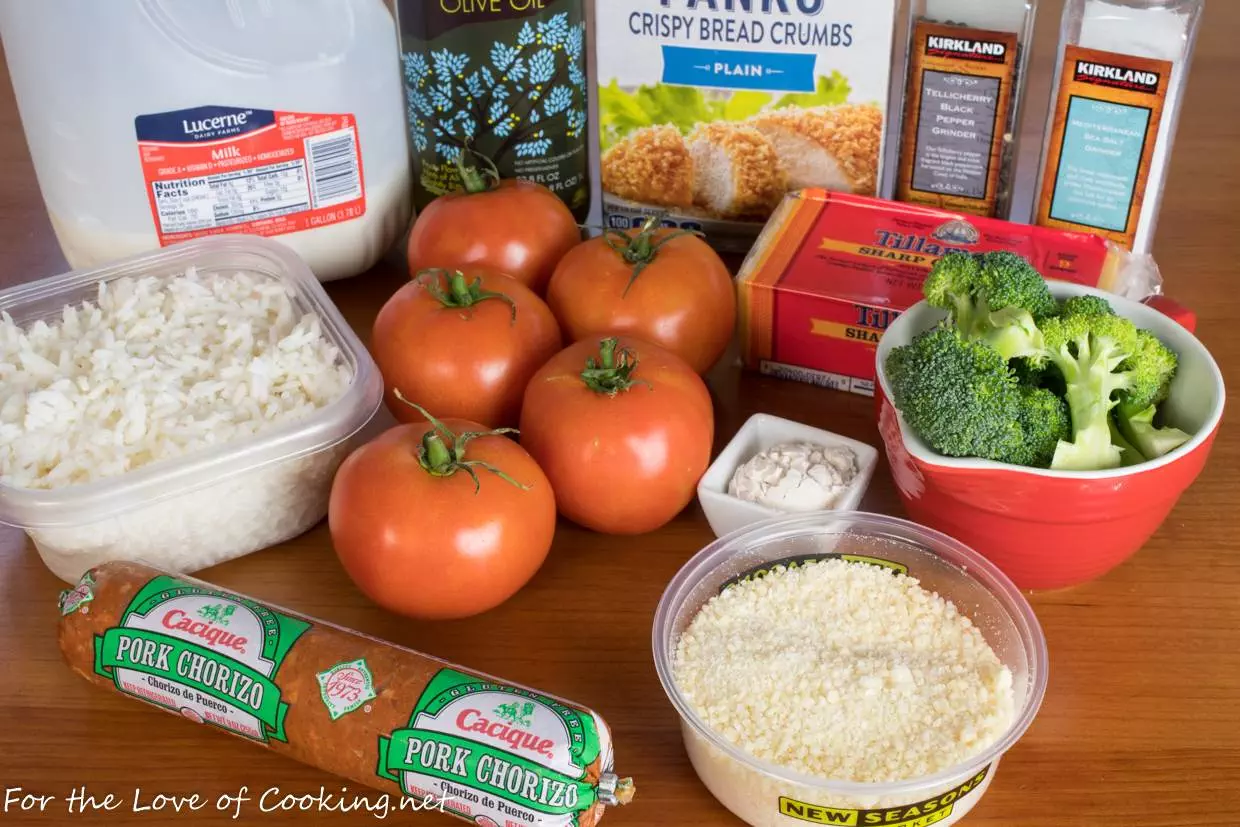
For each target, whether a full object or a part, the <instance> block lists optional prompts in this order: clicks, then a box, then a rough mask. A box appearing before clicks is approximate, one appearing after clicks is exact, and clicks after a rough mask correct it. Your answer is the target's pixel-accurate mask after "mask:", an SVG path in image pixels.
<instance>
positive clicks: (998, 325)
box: [924, 252, 1058, 363]
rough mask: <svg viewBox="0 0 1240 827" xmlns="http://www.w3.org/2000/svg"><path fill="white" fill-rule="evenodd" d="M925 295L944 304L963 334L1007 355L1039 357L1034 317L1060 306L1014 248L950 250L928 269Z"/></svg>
mask: <svg viewBox="0 0 1240 827" xmlns="http://www.w3.org/2000/svg"><path fill="white" fill-rule="evenodd" d="M924 293H925V297H926V301H928V302H929V303H930V304H931V305H932V306H934V307H939V308H942V309H944V310H947V311H948V312H949V313H950V314H951V321H952V324H954V325H955V326H956V328H957V329H958V330H960V332H961V334H962V335H963V336H964V337H965V338H967V339H977V340H980V341H982V342H984V343H985V344H987V345H988V346H989V347H991V348H993V349H995V350H997V351H998V352H999V354H1000V355H1001V356H1003V357H1004V358H1005V359H1013V358H1017V357H1023V358H1030V359H1033V360H1034V361H1035V363H1036V362H1037V361H1038V360H1039V359H1040V358H1041V357H1040V354H1041V352H1042V350H1043V347H1042V337H1041V333H1040V331H1039V330H1038V325H1037V321H1036V320H1037V319H1040V318H1042V317H1045V316H1049V315H1051V314H1053V313H1055V312H1056V311H1057V310H1058V304H1057V303H1056V301H1055V299H1054V297H1053V296H1051V292H1050V288H1048V287H1047V286H1046V281H1045V280H1044V279H1043V278H1042V276H1041V275H1040V274H1039V273H1038V271H1037V270H1035V269H1034V268H1033V266H1032V265H1031V264H1029V262H1027V261H1025V260H1024V259H1023V258H1021V257H1020V256H1018V255H1016V254H1015V253H1010V252H994V253H984V254H981V255H974V254H970V253H961V252H952V253H948V254H947V255H945V256H943V257H942V258H940V259H939V260H938V261H937V262H935V264H934V266H933V267H932V268H931V269H930V274H929V275H928V276H927V278H926V282H925V285H924Z"/></svg>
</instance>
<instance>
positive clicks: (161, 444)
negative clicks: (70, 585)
mask: <svg viewBox="0 0 1240 827" xmlns="http://www.w3.org/2000/svg"><path fill="white" fill-rule="evenodd" d="M352 380H353V374H352V370H351V368H350V367H349V365H348V364H347V363H346V361H345V360H344V359H343V357H342V354H341V352H340V351H339V349H338V347H337V346H336V345H335V344H334V343H333V341H332V339H331V338H330V337H329V336H328V335H326V334H325V332H324V330H323V329H322V325H321V323H320V320H319V318H318V317H317V316H316V315H315V314H313V313H306V312H303V311H301V310H300V309H299V308H298V306H297V304H296V302H295V300H294V293H293V290H292V288H291V287H290V286H288V285H286V284H285V283H283V282H282V281H279V280H277V279H275V278H270V277H268V276H266V275H263V274H261V273H246V272H237V273H232V274H220V273H210V274H205V273H200V272H196V271H195V270H193V269H190V270H189V271H187V272H186V273H184V274H183V275H176V276H173V277H165V278H156V277H140V278H121V279H117V280H116V281H113V282H110V283H109V282H101V283H100V284H99V286H98V292H97V295H96V296H95V299H94V301H87V302H82V303H81V304H76V305H66V306H65V307H63V309H62V310H61V311H60V312H59V314H57V316H55V317H53V318H44V319H39V320H36V321H34V322H33V323H31V324H28V325H26V326H24V327H23V326H21V325H18V324H17V323H16V322H15V321H14V320H13V318H12V317H11V316H10V315H9V314H8V313H4V314H3V315H2V317H0V483H3V484H4V485H7V486H11V487H14V488H23V489H35V490H50V489H65V488H72V487H73V486H78V485H83V484H86V483H93V482H98V481H101V480H108V479H113V478H116V477H120V476H123V475H124V474H127V473H129V472H132V471H135V470H137V469H140V468H143V467H145V466H148V465H151V464H152V463H157V462H159V461H162V460H169V459H173V458H178V457H185V456H189V455H194V454H200V453H205V452H206V451H207V450H210V449H212V448H215V449H218V448H219V447H220V446H223V445H225V444H227V443H230V442H234V441H236V440H239V439H242V438H244V437H248V436H251V435H254V434H261V433H263V432H264V431H267V430H270V429H271V428H273V427H275V426H277V425H281V424H284V423H288V422H293V421H297V420H301V419H304V418H306V417H308V416H310V415H312V414H313V413H315V412H316V411H318V410H319V409H321V408H323V407H324V406H326V405H328V404H330V403H332V402H334V401H335V400H337V399H339V398H340V397H341V396H342V395H344V394H345V393H346V391H347V390H348V389H349V387H350V384H351V382H352ZM347 435H348V434H347V433H345V434H341V436H342V437H344V436H347ZM346 452H347V445H344V444H338V445H332V446H330V447H328V448H325V449H322V450H318V451H315V452H312V453H309V454H304V455H301V456H295V457H290V458H288V459H286V460H284V461H279V462H274V463H270V464H267V465H264V466H262V467H260V468H255V469H253V470H251V471H248V472H245V473H237V474H234V475H232V476H231V477H226V478H224V479H221V480H218V481H213V480H210V479H206V480H203V481H202V485H201V486H200V487H198V488H195V489H193V490H190V491H188V492H187V493H185V494H182V495H179V496H173V497H170V498H166V499H158V500H154V501H153V502H149V503H135V504H134V506H133V507H132V508H128V509H126V510H124V511H123V512H121V513H118V514H108V515H107V516H106V518H103V519H101V518H100V516H99V515H96V516H93V517H91V518H90V519H89V521H87V520H86V518H84V520H83V522H82V523H79V524H69V525H56V526H43V527H35V528H30V529H28V530H29V533H30V535H31V537H32V539H33V540H34V542H35V545H36V547H37V548H38V550H39V552H40V554H42V555H43V558H44V561H45V562H46V563H47V564H48V566H49V568H51V569H52V570H53V572H55V573H56V574H57V575H59V576H61V577H62V578H64V579H66V580H70V581H73V580H76V579H77V577H78V576H79V575H80V574H81V573H82V571H84V570H85V569H87V568H89V567H90V566H92V565H96V564H98V563H100V562H103V561H105V560H108V559H116V558H117V557H123V558H126V559H145V560H147V561H148V562H151V563H153V564H155V565H160V566H162V567H164V568H168V569H171V570H174V571H193V570H196V569H199V568H203V567H205V566H208V565H212V564H214V563H217V562H220V561H222V560H225V559H229V558H230V557H235V556H238V555H240V554H244V553H248V552H249V551H254V550H256V549H258V548H263V547H265V546H267V545H272V544H274V543H277V542H281V541H282V540H285V539H288V538H289V537H292V536H295V535H296V534H298V533H301V532H303V531H305V530H306V529H308V528H309V527H310V526H311V525H313V524H314V523H315V522H317V521H318V520H319V519H321V518H322V516H323V514H324V513H325V510H326V499H327V495H328V492H329V490H330V486H331V478H332V474H333V473H334V470H335V468H336V466H337V465H338V464H339V463H340V461H341V460H342V459H343V457H344V454H345V453H346Z"/></svg>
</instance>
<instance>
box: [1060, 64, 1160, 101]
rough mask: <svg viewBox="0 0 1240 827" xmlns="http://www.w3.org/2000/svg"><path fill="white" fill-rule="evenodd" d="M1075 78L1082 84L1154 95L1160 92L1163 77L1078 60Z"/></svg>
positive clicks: (1137, 70)
mask: <svg viewBox="0 0 1240 827" xmlns="http://www.w3.org/2000/svg"><path fill="white" fill-rule="evenodd" d="M1074 77H1075V79H1076V80H1077V81H1079V82H1081V83H1092V84H1095V85H1097V86H1109V87H1111V88H1112V89H1130V90H1132V91H1134V92H1145V93H1147V94H1150V95H1153V94H1155V93H1157V92H1158V87H1159V84H1160V83H1161V82H1162V77H1161V76H1160V75H1159V74H1158V73H1157V72H1148V71H1142V70H1140V69H1126V68H1124V67H1122V66H1112V65H1110V64H1107V63H1096V62H1094V61H1091V60H1078V61H1077V62H1076V72H1075V73H1074Z"/></svg>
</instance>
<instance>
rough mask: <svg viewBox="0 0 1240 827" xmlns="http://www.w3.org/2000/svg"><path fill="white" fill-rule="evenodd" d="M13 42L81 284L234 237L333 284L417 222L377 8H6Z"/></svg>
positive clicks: (143, 3) (232, 0)
mask: <svg viewBox="0 0 1240 827" xmlns="http://www.w3.org/2000/svg"><path fill="white" fill-rule="evenodd" d="M0 37H2V38H3V41H4V49H5V53H6V56H7V59H8V64H9V71H10V74H11V76H12V81H13V88H14V91H15V92H16V97H17V104H18V109H19V111H20V113H21V120H22V126H23V128H24V130H25V133H26V140H27V142H28V143H29V146H30V153H31V156H32V157H33V159H34V166H35V171H36V174H37V175H38V180H39V186H40V188H41V190H42V193H43V198H44V201H45V203H46V205H47V210H48V213H49V215H50V217H51V220H52V225H53V227H54V229H55V231H56V236H57V238H58V240H59V241H60V245H61V248H62V249H63V251H64V254H65V257H66V258H67V259H68V261H69V264H70V265H71V266H72V267H75V268H77V267H89V266H95V265H98V264H102V263H105V262H108V261H111V260H114V259H117V258H121V257H125V256H128V255H132V254H135V253H139V252H144V251H147V250H151V249H154V248H157V247H160V246H167V245H169V244H175V243H177V242H179V241H184V240H188V239H191V238H197V237H200V236H204V235H213V234H217V233H231V232H237V233H251V234H256V235H263V236H271V237H274V238H275V239H276V240H277V241H280V242H283V243H284V244H287V245H288V246H289V247H291V248H292V249H293V250H294V251H296V252H297V253H298V254H299V255H301V257H302V258H304V259H305V260H306V262H307V263H308V264H309V265H310V268H311V269H312V270H313V271H314V272H315V274H316V275H317V276H318V277H319V279H320V280H323V281H328V280H332V279H338V278H343V277H346V276H352V275H355V274H357V273H360V272H362V271H363V270H365V269H367V268H368V267H370V266H371V265H372V264H374V263H375V261H376V260H377V259H378V258H379V257H380V256H381V255H382V254H383V252H384V251H385V250H386V249H387V248H388V247H389V246H390V245H391V244H392V242H393V241H394V240H395V239H396V238H397V236H398V235H399V234H400V233H401V232H402V231H403V230H404V228H405V226H406V224H407V222H408V219H409V210H410V177H409V148H408V138H407V131H406V127H405V110H404V100H403V94H402V90H401V78H400V68H399V50H398V46H397V37H396V30H395V25H394V23H393V19H392V15H391V13H390V12H389V11H388V9H387V8H386V6H385V5H384V4H383V2H382V0H108V2H92V3H82V2H78V0H37V2H36V1H34V0H0Z"/></svg>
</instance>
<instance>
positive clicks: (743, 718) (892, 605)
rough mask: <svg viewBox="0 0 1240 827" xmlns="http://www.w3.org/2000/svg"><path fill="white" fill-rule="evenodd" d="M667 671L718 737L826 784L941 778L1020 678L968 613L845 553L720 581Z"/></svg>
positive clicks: (980, 741)
mask: <svg viewBox="0 0 1240 827" xmlns="http://www.w3.org/2000/svg"><path fill="white" fill-rule="evenodd" d="M672 667H673V674H674V679H675V682H676V686H677V688H678V689H679V690H680V691H681V693H682V694H683V695H684V697H685V699H686V700H687V702H688V703H689V705H690V706H691V707H692V708H693V709H694V710H695V711H696V712H697V714H698V715H699V716H700V717H701V718H702V720H703V721H704V722H705V723H706V724H707V726H708V727H710V728H711V729H712V730H714V731H715V732H716V733H717V734H718V735H720V736H721V737H722V738H723V739H725V740H726V741H729V742H730V743H732V744H734V745H735V746H737V747H739V748H740V749H741V750H743V751H745V752H747V753H749V754H750V755H752V756H754V757H755V758H758V759H760V760H763V761H766V762H769V763H771V764H775V765H777V766H780V767H784V768H786V769H788V770H792V771H795V772H798V773H802V774H806V775H811V776H817V777H820V778H823V779H832V780H847V781H858V782H869V783H881V782H893V781H902V780H908V779H913V778H919V777H922V776H926V775H930V774H933V773H937V772H940V771H943V770H946V769H949V768H952V767H955V766H957V765H959V764H961V763H962V762H964V761H967V760H968V759H969V758H971V757H973V756H975V755H977V754H978V753H980V752H981V751H983V750H984V749H986V748H987V747H988V746H990V745H991V744H993V743H994V742H995V741H996V740H998V739H999V738H1000V737H1002V735H1003V734H1004V733H1005V732H1006V731H1007V729H1008V727H1009V726H1010V725H1011V723H1012V720H1013V718H1014V706H1015V701H1014V692H1013V684H1012V674H1011V672H1010V670H1009V669H1008V668H1007V667H1005V666H1004V665H1003V664H1002V663H1001V662H1000V661H999V658H998V657H997V656H996V655H995V653H994V651H993V650H992V649H991V648H990V646H989V645H988V644H987V643H986V641H985V639H984V638H983V637H982V634H981V632H980V631H979V630H978V629H977V628H976V627H975V626H974V625H973V623H972V622H971V621H970V620H969V619H968V618H966V617H964V616H963V615H961V614H960V613H959V612H958V611H957V609H956V608H955V606H953V605H952V604H951V603H949V602H947V601H946V600H944V599H943V598H941V597H939V596H938V595H936V594H933V593H931V592H928V591H926V590H925V589H923V588H922V587H921V586H920V585H919V583H918V581H917V580H916V579H915V578H912V577H909V576H907V575H901V574H894V573H892V572H891V571H889V570H887V569H884V568H880V567H877V566H871V565H866V564H860V563H852V562H845V561H843V560H826V561H819V562H813V563H807V564H804V565H801V566H797V567H794V568H787V567H782V566H781V567H776V568H775V569H773V570H771V572H770V573H768V574H766V575H765V576H761V577H757V578H754V579H751V580H744V581H741V582H739V583H737V584H736V585H734V586H732V587H730V588H727V589H725V590H724V591H723V592H722V593H721V594H719V595H717V596H716V597H714V598H712V599H711V600H710V601H709V602H707V603H706V604H705V605H704V606H703V607H702V609H701V610H700V611H699V612H698V614H697V615H696V616H695V617H694V618H693V620H692V622H691V623H690V624H689V626H688V628H687V629H686V630H685V632H684V634H683V635H682V636H681V638H680V639H679V641H678V642H677V644H676V647H675V652H674V654H673V661H672ZM691 749H693V747H691ZM707 760H709V759H707V758H703V760H702V763H703V764H705V763H706V762H707ZM695 763H696V761H695ZM732 763H735V762H732ZM702 769H703V767H701V766H699V772H701V771H702Z"/></svg>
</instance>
